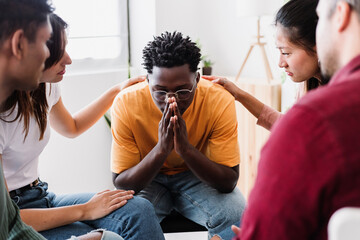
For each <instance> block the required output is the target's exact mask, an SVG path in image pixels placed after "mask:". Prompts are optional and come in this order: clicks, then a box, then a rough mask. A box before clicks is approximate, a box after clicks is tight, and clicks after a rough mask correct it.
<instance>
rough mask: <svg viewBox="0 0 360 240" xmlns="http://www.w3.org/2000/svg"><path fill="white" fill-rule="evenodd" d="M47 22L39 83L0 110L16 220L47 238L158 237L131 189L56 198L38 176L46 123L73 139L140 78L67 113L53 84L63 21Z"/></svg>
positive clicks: (63, 55)
mask: <svg viewBox="0 0 360 240" xmlns="http://www.w3.org/2000/svg"><path fill="white" fill-rule="evenodd" d="M50 23H51V25H52V29H53V34H52V37H51V39H50V41H48V43H47V46H48V48H49V50H50V57H49V58H48V59H47V60H46V62H45V70H44V73H43V75H42V77H41V80H40V82H41V83H40V85H39V87H38V88H37V89H36V90H34V91H32V92H25V91H16V92H14V93H13V94H12V96H11V97H10V98H8V99H7V101H6V104H5V106H6V111H5V112H4V113H3V114H0V118H1V119H2V120H3V121H0V127H1V128H2V129H4V137H3V138H0V148H1V150H2V160H3V167H4V175H5V179H6V181H7V184H8V188H9V191H10V196H11V198H12V200H13V201H14V202H15V203H16V204H17V205H18V206H19V208H20V209H21V210H20V214H21V218H22V219H23V221H24V222H25V223H26V224H28V225H30V226H32V227H33V228H34V229H35V230H37V231H39V232H40V233H41V234H42V235H43V236H44V237H45V238H47V239H67V238H70V237H71V236H72V235H82V234H85V233H87V232H90V231H93V230H96V229H106V230H109V231H112V232H115V233H117V234H119V235H120V236H122V237H124V238H126V239H163V238H164V236H163V233H162V231H161V228H160V225H159V223H158V221H157V218H156V215H155V211H154V209H153V206H152V205H151V203H150V202H149V201H147V200H145V199H143V198H140V197H136V196H133V194H134V191H131V190H130V191H124V190H112V191H110V190H105V191H102V192H99V193H96V194H94V193H79V194H66V195H61V196H59V195H55V194H54V193H52V192H49V191H48V184H47V183H46V182H42V181H41V180H40V179H39V173H38V161H39V155H40V153H41V152H42V150H43V149H44V148H45V146H46V144H47V143H48V141H49V138H50V128H49V124H48V122H49V123H50V125H51V127H52V128H54V129H55V130H56V131H57V132H59V133H60V134H62V135H64V136H66V137H76V136H78V135H80V134H81V133H83V132H84V131H86V130H87V129H89V128H90V127H91V126H92V125H94V124H95V123H96V122H97V121H98V120H99V119H100V118H101V117H102V116H103V115H104V113H105V112H106V111H107V110H108V109H109V108H110V106H111V104H112V102H113V99H114V98H115V96H116V95H117V94H118V93H119V92H120V91H121V90H122V89H124V88H126V87H128V86H130V85H132V84H135V83H137V82H139V81H143V80H144V79H145V78H143V77H139V78H134V79H129V80H126V81H124V82H122V83H120V84H117V85H115V86H113V87H112V88H110V89H109V90H108V91H106V92H105V93H104V94H103V95H101V96H100V97H99V98H98V99H96V100H95V101H93V102H92V103H91V104H89V105H88V106H86V107H85V108H83V109H82V110H80V111H79V112H78V113H76V114H75V115H73V116H72V115H71V114H70V113H69V112H68V111H67V109H66V108H65V106H64V104H63V102H62V99H61V95H60V89H59V85H58V84H57V82H59V81H61V80H62V79H63V75H64V74H65V70H66V66H67V65H69V64H71V62H72V61H71V58H70V57H69V55H68V53H67V52H66V49H65V48H66V44H67V37H66V32H65V29H66V27H67V24H66V23H65V22H64V21H63V20H62V19H61V18H60V17H58V16H57V15H55V14H52V15H50ZM0 156H1V155H0ZM80 171H86V168H85V167H84V169H81V170H80ZM65 176H66V173H64V175H63V177H65ZM109 177H110V175H109ZM112 232H107V231H104V234H103V237H108V238H105V239H121V238H120V237H119V236H118V235H116V234H115V235H114V234H113V233H112ZM110 235H111V236H110Z"/></svg>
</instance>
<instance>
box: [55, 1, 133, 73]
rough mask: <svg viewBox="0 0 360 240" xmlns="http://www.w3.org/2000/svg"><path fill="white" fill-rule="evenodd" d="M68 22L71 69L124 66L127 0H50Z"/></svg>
mask: <svg viewBox="0 0 360 240" xmlns="http://www.w3.org/2000/svg"><path fill="white" fill-rule="evenodd" d="M53 5H54V7H55V13H56V14H58V15H59V16H60V17H61V18H63V19H64V20H65V22H67V23H68V24H69V27H68V45H67V51H68V53H69V55H70V57H71V58H72V59H73V65H74V66H73V67H72V68H73V69H75V70H85V69H91V70H94V69H95V70H104V69H114V68H119V67H126V66H127V62H128V29H127V0H102V1H99V0H76V1H74V0H53Z"/></svg>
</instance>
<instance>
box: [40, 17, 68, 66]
mask: <svg viewBox="0 0 360 240" xmlns="http://www.w3.org/2000/svg"><path fill="white" fill-rule="evenodd" d="M49 19H50V24H51V27H52V30H53V32H52V35H51V38H50V39H49V41H47V43H46V45H47V47H48V48H49V51H50V57H49V58H48V59H46V61H45V69H44V70H46V69H48V68H50V67H52V66H53V65H55V64H56V63H58V62H59V61H60V60H61V58H62V57H63V56H64V52H65V45H66V43H65V34H66V33H65V29H66V28H67V27H68V25H67V23H66V22H65V21H64V20H63V19H62V18H61V17H59V16H58V15H56V14H55V13H52V14H50V17H49Z"/></svg>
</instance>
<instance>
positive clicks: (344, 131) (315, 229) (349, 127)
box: [235, 56, 360, 240]
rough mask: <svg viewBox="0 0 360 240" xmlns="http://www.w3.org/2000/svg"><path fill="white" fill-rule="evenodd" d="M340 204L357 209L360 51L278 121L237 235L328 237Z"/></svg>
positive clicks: (279, 238) (244, 237)
mask: <svg viewBox="0 0 360 240" xmlns="http://www.w3.org/2000/svg"><path fill="white" fill-rule="evenodd" d="M345 206H357V207H360V56H358V57H356V58H354V59H353V60H352V61H351V62H350V63H349V64H348V65H347V66H345V67H344V68H342V69H341V70H340V71H339V72H337V73H336V74H335V76H334V77H333V78H332V80H331V82H330V84H329V85H328V86H325V87H321V88H319V89H317V90H314V91H312V92H310V93H308V94H307V95H306V96H305V97H304V98H302V99H301V100H300V102H299V103H298V104H296V105H295V106H294V107H293V108H292V109H291V110H290V111H289V112H288V113H287V114H286V115H285V116H284V117H283V118H281V119H280V121H279V122H278V124H277V125H275V127H274V129H273V132H272V134H271V136H270V139H269V141H268V142H267V144H266V145H265V146H264V148H263V149H262V153H261V160H260V162H259V168H258V177H257V179H256V182H255V186H254V189H253V190H252V192H251V194H250V198H249V203H248V206H247V210H246V212H245V215H244V218H243V221H242V226H241V228H242V232H241V238H240V239H241V240H248V239H276V240H282V239H286V240H289V239H291V240H296V239H327V225H328V221H329V218H330V217H331V215H332V214H333V213H334V212H335V211H336V210H338V209H339V208H342V207H345ZM235 239H238V238H235Z"/></svg>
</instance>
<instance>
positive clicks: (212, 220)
mask: <svg viewBox="0 0 360 240" xmlns="http://www.w3.org/2000/svg"><path fill="white" fill-rule="evenodd" d="M138 196H141V197H143V198H146V199H148V200H149V201H150V202H152V204H153V205H154V207H155V212H156V215H157V216H158V219H159V222H161V221H162V220H163V219H164V217H165V216H167V215H169V213H170V212H171V210H172V209H175V210H176V211H178V212H179V213H180V214H182V215H183V216H185V217H187V218H188V219H190V220H192V221H194V222H196V223H198V224H200V225H202V226H205V227H206V228H207V229H208V231H209V238H211V237H212V236H214V235H218V236H220V237H221V238H222V239H226V240H227V239H231V238H232V237H233V236H234V233H233V232H232V231H231V225H233V224H234V225H236V226H239V225H240V219H241V217H242V215H243V212H244V209H245V199H244V197H243V196H242V194H241V192H240V190H239V189H238V188H235V189H234V191H232V192H231V193H220V192H219V191H217V190H216V189H214V188H212V187H210V186H209V185H207V184H205V183H203V182H202V181H200V180H199V179H198V178H197V177H196V176H195V175H194V174H193V173H192V172H191V171H186V172H182V173H178V174H175V175H170V176H169V175H164V174H158V175H157V176H156V177H155V178H154V180H153V181H152V182H151V183H150V184H149V185H148V186H147V187H146V188H145V189H143V190H142V191H140V192H139V194H138Z"/></svg>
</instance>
